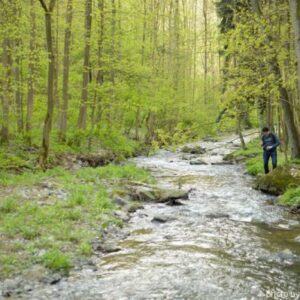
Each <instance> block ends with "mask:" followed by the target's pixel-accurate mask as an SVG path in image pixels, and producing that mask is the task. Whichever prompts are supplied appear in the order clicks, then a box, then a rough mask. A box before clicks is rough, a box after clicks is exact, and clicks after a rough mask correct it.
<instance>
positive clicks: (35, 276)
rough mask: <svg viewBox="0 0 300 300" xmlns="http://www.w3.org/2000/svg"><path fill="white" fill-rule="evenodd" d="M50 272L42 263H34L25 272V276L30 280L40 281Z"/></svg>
mask: <svg viewBox="0 0 300 300" xmlns="http://www.w3.org/2000/svg"><path fill="white" fill-rule="evenodd" d="M47 274H48V271H47V269H46V268H45V267H43V266H42V265H34V266H32V267H31V268H30V269H28V270H25V271H24V272H23V277H24V278H25V279H26V280H30V281H40V280H42V278H44V277H45V276H46V275H47Z"/></svg>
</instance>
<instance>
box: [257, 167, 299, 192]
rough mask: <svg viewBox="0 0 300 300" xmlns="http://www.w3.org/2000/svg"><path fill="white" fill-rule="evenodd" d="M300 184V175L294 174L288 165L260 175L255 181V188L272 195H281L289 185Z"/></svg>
mask: <svg viewBox="0 0 300 300" xmlns="http://www.w3.org/2000/svg"><path fill="white" fill-rule="evenodd" d="M298 185H300V176H298V175H297V176H293V175H292V174H291V168H290V167H288V166H284V167H278V168H276V169H275V170H273V171H272V172H271V173H269V174H267V175H263V176H258V177H257V178H256V181H255V188H256V189H258V190H261V191H263V192H265V193H268V194H272V195H276V196H278V195H281V194H283V193H284V192H285V191H286V190H287V189H288V188H289V187H296V186H298Z"/></svg>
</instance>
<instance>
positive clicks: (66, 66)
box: [59, 0, 73, 142]
mask: <svg viewBox="0 0 300 300" xmlns="http://www.w3.org/2000/svg"><path fill="white" fill-rule="evenodd" d="M72 19H73V0H68V3H67V15H66V29H65V46H64V63H63V88H62V89H63V104H62V110H61V112H60V122H59V139H60V141H61V142H65V141H66V134H67V122H68V107H69V74H70V44H71V27H72Z"/></svg>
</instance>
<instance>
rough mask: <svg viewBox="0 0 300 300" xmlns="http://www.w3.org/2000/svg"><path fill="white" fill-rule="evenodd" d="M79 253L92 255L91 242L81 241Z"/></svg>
mask: <svg viewBox="0 0 300 300" xmlns="http://www.w3.org/2000/svg"><path fill="white" fill-rule="evenodd" d="M79 253H80V254H81V255H85V256H91V255H92V253H93V249H92V246H91V244H89V243H81V244H80V246H79Z"/></svg>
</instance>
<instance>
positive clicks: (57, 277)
mask: <svg viewBox="0 0 300 300" xmlns="http://www.w3.org/2000/svg"><path fill="white" fill-rule="evenodd" d="M61 280H62V275H61V274H59V273H54V274H50V275H48V276H46V277H44V278H43V279H42V282H43V283H46V284H51V285H54V284H57V283H59V282H60V281H61Z"/></svg>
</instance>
